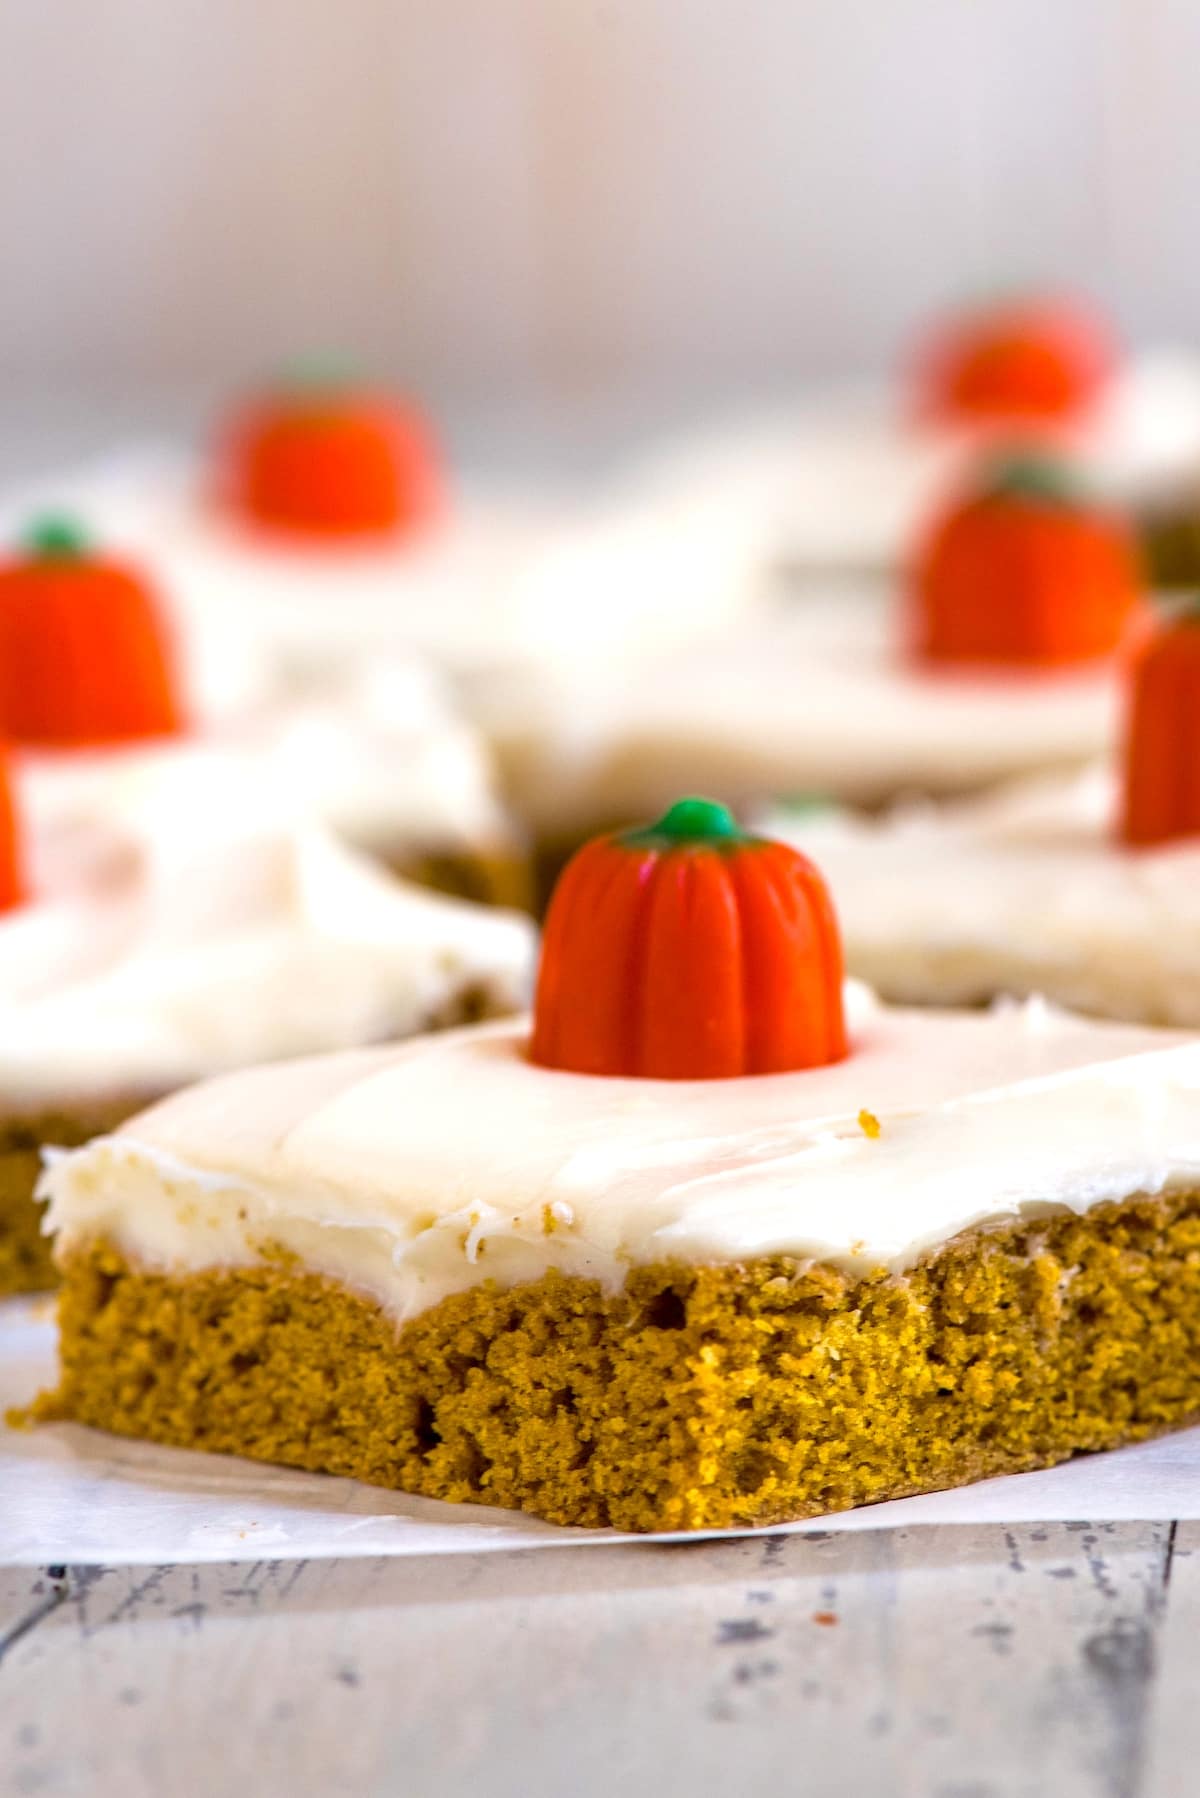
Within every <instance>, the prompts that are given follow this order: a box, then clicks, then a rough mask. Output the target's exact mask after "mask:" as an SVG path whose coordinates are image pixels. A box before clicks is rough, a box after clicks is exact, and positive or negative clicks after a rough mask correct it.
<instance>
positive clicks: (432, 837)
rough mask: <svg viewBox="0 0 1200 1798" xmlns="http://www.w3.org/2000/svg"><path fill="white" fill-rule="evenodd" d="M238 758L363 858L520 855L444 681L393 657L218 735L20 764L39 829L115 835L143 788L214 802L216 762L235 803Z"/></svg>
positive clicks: (490, 772) (22, 759)
mask: <svg viewBox="0 0 1200 1798" xmlns="http://www.w3.org/2000/svg"><path fill="white" fill-rule="evenodd" d="M231 755H234V756H236V757H238V758H239V759H240V760H241V762H242V763H243V764H244V766H245V767H246V769H247V772H248V774H249V775H250V776H251V777H252V779H253V781H254V783H255V785H256V787H258V788H259V789H260V790H261V793H262V795H263V800H262V803H263V806H264V809H265V807H266V805H267V804H268V803H271V802H273V803H275V804H276V805H277V806H278V807H279V808H280V809H281V810H282V811H284V812H286V813H288V814H289V815H292V814H296V813H298V812H302V813H305V814H307V815H310V816H311V817H313V818H314V819H316V820H317V821H319V822H321V823H324V824H325V825H327V826H328V827H329V829H330V830H332V831H333V832H334V834H335V835H337V836H338V837H339V838H341V839H343V840H344V841H346V842H348V843H349V844H350V845H351V846H352V847H357V848H362V849H364V850H367V851H370V852H371V853H374V854H378V855H381V856H384V857H385V858H386V859H388V860H389V861H391V862H393V863H402V862H403V861H404V859H405V856H406V855H409V856H412V857H413V858H414V859H417V858H419V857H420V856H421V855H422V854H424V853H431V852H443V851H448V850H457V851H476V852H479V853H482V854H488V853H495V852H497V851H504V850H506V849H511V848H512V847H513V845H514V841H515V838H514V827H513V824H512V821H511V819H510V818H509V816H508V814H507V812H506V810H505V808H504V806H503V804H502V802H501V800H500V796H499V791H498V783H497V775H496V770H495V768H494V766H493V762H492V758H491V755H490V753H489V751H488V749H487V746H486V744H485V743H484V741H483V738H482V737H481V736H480V734H479V732H478V731H477V730H476V729H474V728H473V727H472V726H471V725H469V724H468V723H467V721H466V719H465V717H463V715H462V714H461V712H460V711H459V710H458V709H457V708H456V706H455V705H454V703H453V701H452V698H451V696H450V694H449V692H448V690H447V689H446V687H445V686H444V683H442V682H441V681H440V680H439V678H438V677H437V676H436V674H435V673H434V671H433V670H432V669H431V668H429V667H428V665H427V664H426V663H424V662H421V661H419V660H417V659H416V658H412V657H407V658H403V659H401V658H392V659H389V660H384V661H381V662H379V663H378V664H377V665H376V666H374V667H373V668H364V669H363V670H361V671H359V672H358V673H357V674H355V675H346V676H344V677H342V678H340V679H334V678H330V679H327V680H326V681H324V682H323V683H320V684H319V685H317V686H314V688H313V690H312V691H311V693H310V694H308V695H307V696H302V695H297V697H296V698H294V699H292V700H290V701H288V702H286V703H281V704H278V705H273V706H269V707H261V708H259V709H256V710H253V711H250V712H248V713H247V714H246V715H245V716H244V717H242V718H240V719H238V720H236V721H234V720H230V721H229V722H227V723H226V725H225V726H224V728H223V729H221V730H219V731H212V732H209V733H207V734H204V733H198V734H196V735H191V736H184V737H180V738H170V739H162V740H158V741H155V742H148V743H143V742H139V743H132V744H129V745H124V746H121V747H119V748H115V749H86V750H70V751H64V752H62V753H57V752H52V751H26V752H22V753H20V754H19V756H18V766H19V773H20V780H21V785H22V792H23V797H24V802H25V807H26V810H27V811H28V812H29V814H30V816H31V818H32V819H33V821H34V824H35V826H37V827H40V828H43V829H44V828H45V827H46V826H47V825H49V826H52V827H53V826H56V825H57V824H59V823H60V822H61V821H62V820H63V819H64V818H66V819H75V820H78V819H80V818H85V819H86V818H94V819H96V820H97V821H98V822H99V823H101V824H103V821H104V819H105V817H106V816H107V815H108V814H109V813H110V812H112V811H113V810H114V808H115V810H116V811H117V812H118V813H119V812H120V810H121V809H122V808H123V807H125V806H127V805H128V804H129V803H130V801H131V800H134V801H136V797H137V795H138V793H139V792H140V791H142V790H146V789H153V788H155V787H157V786H159V785H161V783H162V782H163V781H164V780H167V779H170V778H171V777H172V770H179V778H181V779H184V780H186V781H187V782H188V785H189V792H190V794H191V798H192V800H193V802H194V803H199V804H203V803H204V796H203V787H202V784H201V783H202V776H203V768H204V765H205V764H206V763H211V764H212V765H213V766H214V769H215V771H216V778H215V779H214V782H213V784H212V789H211V792H212V800H213V801H215V802H217V803H219V804H224V800H225V791H226V788H225V783H224V781H223V780H222V778H221V776H220V770H221V768H222V767H223V766H227V764H228V760H229V757H230V756H231Z"/></svg>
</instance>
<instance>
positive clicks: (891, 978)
mask: <svg viewBox="0 0 1200 1798" xmlns="http://www.w3.org/2000/svg"><path fill="white" fill-rule="evenodd" d="M1126 709H1127V713H1128V721H1127V726H1126V729H1125V732H1124V745H1123V750H1122V754H1121V757H1120V759H1119V760H1117V761H1115V762H1109V763H1096V764H1094V765H1093V766H1091V767H1090V768H1088V769H1086V770H1084V771H1083V772H1081V773H1079V774H1076V775H1072V776H1068V777H1051V776H1047V777H1045V778H1043V779H1040V780H1031V781H1021V782H1014V783H1011V784H1009V785H1006V786H1005V787H1003V788H1001V789H1000V790H998V791H997V792H995V793H993V794H991V795H989V796H988V797H986V798H983V799H979V800H974V801H964V802H960V803H957V804H944V805H940V806H935V805H923V806H908V807H902V808H899V809H897V810H896V811H895V812H893V813H891V814H889V815H887V816H885V817H883V818H878V819H874V818H869V817H865V816H861V815H855V814H854V813H852V812H849V811H845V810H841V809H838V808H836V807H830V806H822V805H819V804H817V805H807V806H797V807H790V808H789V807H787V806H777V807H774V808H770V809H768V810H765V811H764V812H762V813H760V814H759V816H758V822H759V824H760V827H761V828H762V829H763V830H765V831H767V832H770V833H773V834H776V835H779V836H781V837H784V838H785V839H786V840H787V841H789V842H791V843H793V844H794V845H796V846H797V847H798V848H800V849H803V850H805V851H807V852H808V853H810V854H812V855H814V856H816V857H817V858H818V859H819V860H820V862H821V866H822V868H823V869H824V871H825V873H826V875H827V877H828V879H829V881H830V884H831V886H832V888H833V893H834V897H835V900H836V902H837V906H838V911H839V915H840V917H841V921H842V928H843V932H844V937H845V947H846V956H847V961H848V965H849V967H850V970H851V972H852V973H854V974H856V975H859V976H860V977H861V978H862V979H864V980H867V981H869V982H870V983H871V985H872V986H874V987H875V988H876V989H877V990H878V991H879V992H880V993H882V994H883V995H884V996H885V997H886V998H889V999H893V1000H896V1001H898V1002H900V1003H906V1004H934V1005H939V1004H940V1005H957V1004H978V1003H981V1002H984V1001H987V1000H989V999H992V998H994V997H996V996H997V995H1000V994H1015V995H1025V994H1031V993H1042V994H1045V995H1047V996H1048V997H1050V998H1051V999H1053V1000H1055V1001H1057V1002H1058V1003H1060V1004H1063V1005H1069V1006H1073V1007H1075V1008H1077V1009H1079V1010H1081V1011H1087V1012H1092V1013H1095V1014H1096V1015H1098V1016H1104V1017H1113V1018H1125V1019H1130V1020H1133V1021H1138V1022H1144V1023H1152V1024H1170V1025H1178V1026H1186V1027H1188V1028H1190V1029H1195V1028H1197V1027H1198V1026H1200V974H1198V970H1200V905H1198V902H1197V898H1196V895H1197V892H1198V891H1200V781H1198V780H1197V779H1196V774H1195V770H1196V768H1197V766H1198V765H1200V611H1198V610H1197V609H1196V608H1195V607H1194V606H1192V607H1188V606H1184V607H1182V608H1175V609H1173V610H1171V611H1168V612H1166V613H1165V614H1164V615H1163V616H1162V617H1160V618H1159V619H1157V620H1156V621H1154V622H1153V623H1152V624H1150V625H1149V626H1147V627H1146V628H1145V629H1144V630H1143V633H1142V636H1141V641H1140V643H1139V644H1138V645H1137V647H1136V649H1135V651H1134V653H1133V654H1132V656H1131V657H1130V659H1129V669H1128V687H1127V695H1126Z"/></svg>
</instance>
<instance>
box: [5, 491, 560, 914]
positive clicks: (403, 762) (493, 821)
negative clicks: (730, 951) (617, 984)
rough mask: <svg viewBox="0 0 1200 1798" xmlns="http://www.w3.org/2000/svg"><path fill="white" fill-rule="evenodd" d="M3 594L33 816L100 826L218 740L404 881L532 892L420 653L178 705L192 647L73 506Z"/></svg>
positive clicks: (140, 577)
mask: <svg viewBox="0 0 1200 1798" xmlns="http://www.w3.org/2000/svg"><path fill="white" fill-rule="evenodd" d="M3 595H4V614H3V617H0V630H2V631H3V632H5V633H6V635H5V637H4V639H3V641H2V643H0V650H2V655H0V700H2V701H3V708H2V709H3V715H4V716H5V717H6V718H7V720H8V723H7V730H8V734H9V737H10V739H11V740H12V741H13V742H14V743H15V744H16V745H18V746H19V749H20V776H21V785H22V796H23V802H24V805H25V808H26V809H27V810H28V811H29V813H30V814H31V817H32V818H33V820H34V821H35V823H36V824H39V825H41V824H44V823H51V824H52V823H54V822H55V821H56V820H59V819H61V818H62V817H64V816H66V817H71V818H79V817H82V816H85V815H90V816H93V817H95V818H96V819H97V820H98V821H99V822H100V823H101V824H102V823H103V820H104V817H105V814H106V811H107V810H108V809H110V808H112V807H113V806H116V807H118V808H119V807H120V806H121V805H123V804H125V803H127V801H128V799H129V798H130V796H131V795H132V794H136V792H137V790H138V789H139V788H140V787H143V786H153V785H155V784H157V783H158V782H160V781H161V780H162V779H163V778H164V777H165V776H166V775H169V772H170V767H171V766H173V765H175V764H177V763H181V762H193V763H194V762H197V761H200V760H203V759H205V758H213V757H215V758H217V759H218V760H220V759H221V758H222V757H225V756H227V755H228V753H229V752H231V751H232V752H234V753H235V754H237V755H238V756H239V757H241V758H242V760H243V762H244V763H245V765H246V767H247V770H248V772H249V773H250V774H251V777H252V778H253V780H254V782H255V784H256V785H257V786H258V787H259V788H260V789H261V790H262V791H263V793H264V795H267V794H268V793H269V792H271V791H272V790H273V791H274V792H275V794H276V802H277V804H278V805H279V807H280V809H281V811H283V812H285V813H295V812H296V811H297V809H298V808H299V807H301V806H302V807H303V809H304V810H306V811H307V812H308V813H309V814H311V816H312V817H313V818H314V819H316V820H318V821H319V822H322V823H324V824H326V825H327V826H328V827H329V829H330V830H331V831H332V832H333V833H334V834H335V835H336V836H338V837H339V838H340V839H341V840H343V841H344V842H346V843H347V844H349V846H350V847H351V848H354V849H357V850H361V851H363V852H364V853H366V854H369V855H371V856H373V857H375V858H376V859H377V860H378V861H380V862H382V863H383V865H384V866H385V867H387V868H389V869H390V870H391V871H392V872H393V873H395V874H398V875H400V876H401V877H402V878H404V879H407V880H413V881H416V882H417V883H418V884H419V885H423V886H429V887H432V888H433V889H435V890H437V891H440V892H446V893H450V894H452V895H455V896H457V897H459V898H468V899H476V900H479V901H480V902H482V903H489V904H497V905H513V906H521V907H527V906H528V905H529V904H530V902H531V887H532V882H531V861H530V855H529V851H528V847H527V844H526V842H525V840H524V837H523V834H522V833H521V831H520V830H519V829H518V827H517V825H516V823H515V822H514V820H513V818H512V817H511V815H510V814H509V812H508V811H507V809H506V807H505V806H504V805H503V803H502V801H501V798H500V795H499V791H498V784H497V776H496V771H495V768H494V766H493V764H492V760H491V757H490V755H489V752H488V750H487V747H486V745H485V743H484V742H483V739H482V737H481V736H480V734H479V732H478V731H477V730H475V729H473V728H472V727H471V726H470V725H469V724H468V723H467V722H466V720H465V718H464V717H463V716H462V713H461V711H460V709H459V708H458V707H457V706H456V705H455V703H454V700H453V697H452V695H451V692H450V689H449V687H448V684H447V683H446V682H444V681H443V680H441V679H440V678H439V677H438V675H437V674H436V673H435V671H434V670H433V669H432V668H431V667H430V666H429V665H428V664H427V663H426V662H424V661H423V660H422V659H421V658H419V657H417V656H412V655H408V656H399V655H396V656H391V657H386V658H384V657H376V658H374V660H373V661H372V662H371V664H370V665H369V666H364V667H362V668H360V669H359V670H357V671H356V672H354V673H349V672H346V671H342V672H340V673H338V672H336V671H332V672H330V673H328V674H327V675H326V677H325V678H324V679H323V680H321V681H314V683H313V685H312V687H311V688H310V689H309V690H308V691H306V692H296V693H293V694H292V695H291V696H290V697H280V696H279V695H276V696H275V697H273V698H272V697H269V696H267V695H262V694H260V695H259V696H258V697H257V699H256V700H254V701H253V702H250V701H247V702H246V703H245V704H244V706H243V707H242V708H241V709H240V710H238V711H236V712H235V713H232V714H230V715H228V716H225V717H222V718H213V717H205V716H204V715H203V714H199V715H197V714H196V713H195V710H194V708H193V706H192V704H191V702H190V698H189V694H190V692H191V689H192V688H194V687H195V685H196V681H195V679H194V675H195V669H194V667H193V665H192V663H191V661H190V660H189V656H188V653H187V651H188V649H189V647H190V646H189V644H188V642H187V640H186V636H185V640H184V642H183V644H182V646H180V644H179V643H178V642H177V640H176V639H177V635H178V633H177V632H176V630H175V629H174V628H173V622H174V621H173V619H172V616H171V612H170V608H169V604H168V601H167V599H166V598H165V597H164V596H162V595H160V594H159V593H158V591H157V590H156V589H155V587H154V586H153V583H152V582H151V581H150V580H149V578H148V575H147V573H146V569H145V568H144V567H143V566H142V565H140V564H138V563H135V562H133V561H131V560H129V559H128V558H126V557H123V556H122V557H119V556H116V555H114V554H113V553H112V552H111V551H106V550H101V549H99V548H97V547H96V546H94V545H93V543H92V542H91V541H90V540H89V537H88V535H87V533H86V532H85V531H84V530H83V529H82V528H81V527H80V526H79V525H78V524H77V523H76V522H75V521H74V520H73V519H70V518H67V517H65V516H62V515H47V516H44V517H42V518H39V519H38V520H36V521H35V523H34V524H33V525H32V527H31V528H30V530H29V532H28V534H27V537H26V539H25V543H24V545H23V546H22V549H21V551H20V552H19V553H18V554H17V555H16V556H14V557H13V558H12V559H11V560H10V563H9V566H8V569H7V573H6V575H5V576H4V587H3ZM89 595H90V596H91V597H90V602H89V601H88V598H87V596H89ZM181 648H182V653H181ZM189 778H191V779H192V785H193V791H197V792H198V791H199V788H198V786H197V785H196V782H195V778H194V775H192V776H189ZM215 790H216V789H215Z"/></svg>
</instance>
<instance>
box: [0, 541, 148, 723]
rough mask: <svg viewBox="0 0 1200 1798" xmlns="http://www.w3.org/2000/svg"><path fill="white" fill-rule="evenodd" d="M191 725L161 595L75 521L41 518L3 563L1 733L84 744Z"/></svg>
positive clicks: (0, 588) (0, 577) (0, 582)
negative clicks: (105, 553) (92, 546)
mask: <svg viewBox="0 0 1200 1798" xmlns="http://www.w3.org/2000/svg"><path fill="white" fill-rule="evenodd" d="M182 728H183V713H182V707H181V705H180V701H179V697H178V694H177V692H176V686H175V679H174V669H173V664H172V656H171V647H170V643H169V639H168V632H167V626H166V620H165V619H164V617H163V615H162V612H161V610H160V608H159V604H158V600H157V598H156V596H155V594H154V593H153V592H152V591H151V589H150V588H149V587H148V586H147V584H146V582H145V580H144V579H143V578H142V576H141V575H140V574H138V573H137V572H136V571H135V570H134V569H132V568H130V567H127V566H126V565H125V564H124V563H121V562H117V561H114V560H112V559H110V558H108V557H101V556H97V555H94V554H92V553H91V552H90V551H89V549H88V546H87V543H86V540H85V539H84V537H83V535H82V534H81V533H80V532H79V530H78V529H77V528H76V527H75V526H74V525H73V524H72V523H70V522H69V521H68V520H65V519H58V518H51V519H45V520H43V521H41V522H40V523H39V524H38V525H36V526H35V527H34V529H33V530H32V531H31V532H30V533H29V536H28V538H27V540H26V544H25V548H24V551H23V553H21V554H19V555H17V556H15V557H13V558H11V559H10V560H9V561H8V562H7V563H5V564H2V565H0V732H2V733H3V735H5V736H6V737H8V738H9V739H10V740H11V741H12V742H14V743H25V744H36V745H39V746H42V747H54V748H79V747H84V746H89V745H104V744H115V743H124V742H128V741H131V740H134V739H137V738H141V737H160V736H169V735H171V734H173V733H174V732H176V731H179V730H181V729H182Z"/></svg>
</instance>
